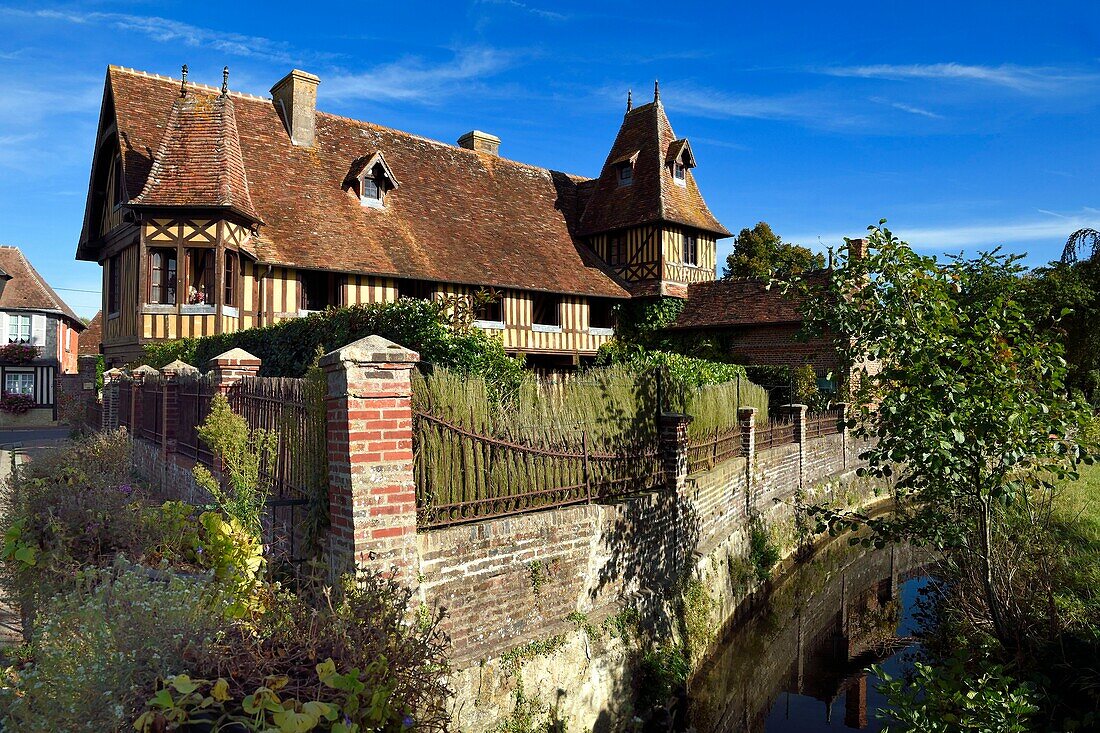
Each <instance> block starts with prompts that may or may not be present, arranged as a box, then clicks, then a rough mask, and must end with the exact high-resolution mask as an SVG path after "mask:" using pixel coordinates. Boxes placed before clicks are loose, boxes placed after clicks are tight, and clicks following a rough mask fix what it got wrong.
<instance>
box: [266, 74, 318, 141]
mask: <svg viewBox="0 0 1100 733" xmlns="http://www.w3.org/2000/svg"><path fill="white" fill-rule="evenodd" d="M320 83H321V80H320V79H319V78H318V77H316V76H314V75H313V74H307V73H306V72H304V71H299V70H298V69H294V70H293V71H291V72H290V73H289V74H287V75H286V76H284V77H283V78H282V79H280V80H279V81H278V83H276V84H275V86H273V87H271V98H272V100H273V101H274V102H275V109H277V110H278V111H279V114H280V115H281V116H282V118H283V124H284V125H286V131H287V132H288V133H290V141H291V142H292V143H294V144H295V145H297V146H299V147H302V148H312V147H313V139H314V135H315V133H316V130H317V85H318V84H320Z"/></svg>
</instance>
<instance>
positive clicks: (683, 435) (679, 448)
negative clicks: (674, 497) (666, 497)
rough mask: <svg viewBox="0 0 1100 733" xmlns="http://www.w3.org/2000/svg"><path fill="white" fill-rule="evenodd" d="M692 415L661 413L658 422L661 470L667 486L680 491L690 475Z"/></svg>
mask: <svg viewBox="0 0 1100 733" xmlns="http://www.w3.org/2000/svg"><path fill="white" fill-rule="evenodd" d="M691 420H692V418H691V415H682V414H680V413H675V412H663V413H661V419H660V420H659V421H658V423H657V432H658V438H659V440H660V451H661V471H662V473H663V474H664V478H665V486H666V487H667V488H670V489H673V490H674V491H679V490H680V489H682V488H684V484H685V483H686V482H687V477H688V433H687V430H688V425H690V424H691Z"/></svg>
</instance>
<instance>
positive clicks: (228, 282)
mask: <svg viewBox="0 0 1100 733" xmlns="http://www.w3.org/2000/svg"><path fill="white" fill-rule="evenodd" d="M238 272H239V270H238V260H237V253H236V252H226V253H225V300H224V301H222V302H223V303H224V304H225V305H228V306H236V305H237V273H238Z"/></svg>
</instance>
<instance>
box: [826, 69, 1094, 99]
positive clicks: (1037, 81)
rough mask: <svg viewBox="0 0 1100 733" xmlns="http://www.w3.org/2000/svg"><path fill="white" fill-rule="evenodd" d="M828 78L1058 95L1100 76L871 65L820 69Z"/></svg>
mask: <svg viewBox="0 0 1100 733" xmlns="http://www.w3.org/2000/svg"><path fill="white" fill-rule="evenodd" d="M817 71H818V73H822V74H827V75H829V76H843V77H856V78H861V79H892V80H907V79H922V80H941V81H959V82H973V83H978V84H985V85H988V86H995V87H1003V88H1006V89H1012V90H1015V91H1018V92H1025V93H1029V94H1045V93H1058V92H1063V91H1066V90H1067V89H1068V88H1070V87H1076V86H1078V85H1081V84H1088V83H1093V82H1096V81H1097V80H1098V79H1100V74H1096V73H1094V72H1083V71H1074V70H1068V69H1059V68H1056V67H1050V66H1017V65H1015V64H1001V65H1000V66H978V65H972V64H959V63H953V62H952V63H940V64H871V65H867V66H834V67H827V68H823V69H818V70H817Z"/></svg>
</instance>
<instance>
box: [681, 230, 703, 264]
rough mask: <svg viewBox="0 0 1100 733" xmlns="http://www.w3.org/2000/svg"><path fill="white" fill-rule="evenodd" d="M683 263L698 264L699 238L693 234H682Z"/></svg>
mask: <svg viewBox="0 0 1100 733" xmlns="http://www.w3.org/2000/svg"><path fill="white" fill-rule="evenodd" d="M684 264H685V265H698V264H699V240H698V239H697V238H696V236H695V235H694V234H685V235H684Z"/></svg>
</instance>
